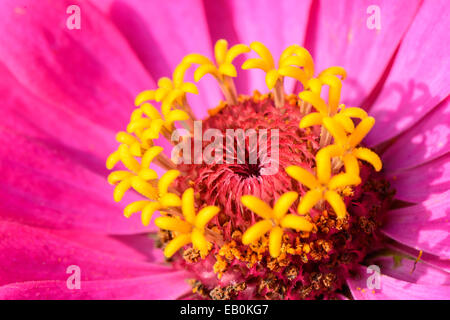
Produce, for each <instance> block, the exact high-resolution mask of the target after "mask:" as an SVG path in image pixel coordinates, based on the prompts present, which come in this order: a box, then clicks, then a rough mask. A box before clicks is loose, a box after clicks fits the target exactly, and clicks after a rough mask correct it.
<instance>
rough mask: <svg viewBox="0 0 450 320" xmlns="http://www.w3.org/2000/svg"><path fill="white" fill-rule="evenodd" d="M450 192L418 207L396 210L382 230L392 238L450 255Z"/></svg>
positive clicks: (446, 255)
mask: <svg viewBox="0 0 450 320" xmlns="http://www.w3.org/2000/svg"><path fill="white" fill-rule="evenodd" d="M449 203H450V192H446V193H443V194H441V195H439V196H435V197H433V198H431V199H430V200H427V201H425V202H423V203H421V204H417V205H414V206H410V207H406V208H402V209H397V210H392V211H390V212H389V214H388V217H387V222H386V224H385V225H384V226H383V228H382V231H383V233H385V234H386V235H387V236H389V237H390V238H392V239H394V240H396V241H398V242H400V243H403V244H405V245H408V246H410V247H413V248H415V249H417V250H424V251H426V252H429V253H431V254H434V255H437V256H440V257H443V258H450V236H449V232H448V231H449V230H450V223H449V215H450V211H449V210H448V208H449Z"/></svg>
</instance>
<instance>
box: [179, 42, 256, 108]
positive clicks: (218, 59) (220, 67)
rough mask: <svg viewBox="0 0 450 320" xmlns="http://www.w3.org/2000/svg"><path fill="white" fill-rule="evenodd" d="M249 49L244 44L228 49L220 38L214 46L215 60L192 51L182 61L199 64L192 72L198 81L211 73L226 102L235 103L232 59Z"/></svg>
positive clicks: (235, 75)
mask: <svg viewBox="0 0 450 320" xmlns="http://www.w3.org/2000/svg"><path fill="white" fill-rule="evenodd" d="M249 51H250V48H249V47H248V46H246V45H244V44H236V45H234V46H232V47H231V48H230V49H228V42H227V41H226V40H224V39H220V40H218V41H217V42H216V44H215V46H214V56H215V62H213V61H212V60H210V59H209V58H207V57H205V56H204V55H201V54H198V53H193V54H189V55H187V56H186V57H184V58H183V63H187V64H198V65H199V67H198V68H197V69H196V70H195V73H194V80H195V81H196V82H198V81H200V79H201V78H203V76H205V75H206V74H208V73H209V74H211V75H212V76H213V77H214V78H216V80H217V82H218V83H219V86H220V89H221V90H222V92H223V94H224V96H225V98H226V100H227V102H228V103H230V104H236V103H237V93H236V87H235V85H234V82H233V80H232V78H234V77H237V71H236V68H235V67H234V65H233V60H234V59H236V57H238V56H239V55H241V54H243V53H246V52H249Z"/></svg>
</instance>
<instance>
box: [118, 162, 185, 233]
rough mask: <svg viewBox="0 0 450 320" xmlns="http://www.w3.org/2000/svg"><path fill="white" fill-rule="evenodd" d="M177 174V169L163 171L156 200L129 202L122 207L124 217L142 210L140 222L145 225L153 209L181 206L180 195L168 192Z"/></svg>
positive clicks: (150, 217)
mask: <svg viewBox="0 0 450 320" xmlns="http://www.w3.org/2000/svg"><path fill="white" fill-rule="evenodd" d="M179 175H180V172H179V171H178V170H168V171H167V172H165V173H164V174H163V176H162V177H161V178H160V179H159V181H158V184H157V190H158V197H157V199H156V201H149V200H141V201H135V202H133V203H130V204H129V205H127V206H126V207H125V209H124V212H123V213H124V215H125V217H127V218H129V217H130V216H131V215H132V214H133V213H136V212H139V211H142V214H141V220H142V224H143V225H144V226H147V225H148V224H149V223H150V221H151V219H152V216H153V214H154V213H155V211H157V210H164V209H167V208H170V207H179V206H181V199H180V197H179V196H177V195H176V194H175V193H171V192H168V189H169V186H170V185H171V184H172V182H173V181H174V180H175V179H176V178H177V177H178V176H179Z"/></svg>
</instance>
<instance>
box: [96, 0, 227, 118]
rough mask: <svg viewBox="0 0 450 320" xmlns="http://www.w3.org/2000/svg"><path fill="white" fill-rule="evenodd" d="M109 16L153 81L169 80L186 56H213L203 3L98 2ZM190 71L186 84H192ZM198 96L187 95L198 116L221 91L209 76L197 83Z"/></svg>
mask: <svg viewBox="0 0 450 320" xmlns="http://www.w3.org/2000/svg"><path fill="white" fill-rule="evenodd" d="M95 5H97V6H99V7H100V8H101V10H102V11H103V12H105V14H107V15H108V16H109V18H110V19H111V21H112V22H113V23H114V24H115V25H116V27H117V29H119V30H120V32H121V33H122V34H123V36H124V37H125V38H126V39H127V41H128V43H129V45H130V46H131V48H133V50H134V51H135V52H136V54H137V56H138V57H139V59H140V60H141V62H142V64H143V66H145V68H146V69H147V70H148V72H149V73H150V74H151V75H152V77H153V78H154V79H158V78H160V77H171V76H172V72H173V70H174V69H175V67H176V66H177V65H178V64H179V63H180V62H181V60H182V59H183V57H184V56H185V55H187V54H189V53H194V52H196V53H201V54H204V55H206V56H209V57H212V47H213V44H212V43H211V40H210V35H209V30H208V24H207V22H206V17H205V12H204V11H203V4H202V1H200V0H195V1H157V0H149V1H142V0H130V1H128V0H127V1H111V0H108V1H101V2H100V1H97V3H96V4H95ZM192 74H193V69H192V70H191V71H190V72H188V74H187V77H186V81H192V82H193V81H194V80H193V78H192ZM198 88H199V92H200V93H199V95H198V96H197V95H192V94H189V95H188V100H189V102H190V104H191V106H192V107H193V109H194V110H195V113H196V115H197V116H199V117H203V116H205V115H206V114H207V113H206V110H207V109H209V108H213V107H215V106H216V105H217V104H218V103H219V101H220V99H221V95H220V90H219V87H218V85H217V82H216V81H215V80H214V79H212V77H208V76H207V77H205V78H204V79H202V80H201V81H200V82H199V83H198Z"/></svg>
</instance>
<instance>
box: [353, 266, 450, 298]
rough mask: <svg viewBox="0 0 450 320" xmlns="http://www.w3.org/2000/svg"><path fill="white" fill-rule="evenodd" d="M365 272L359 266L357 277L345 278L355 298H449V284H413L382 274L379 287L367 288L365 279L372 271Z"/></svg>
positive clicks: (364, 269)
mask: <svg viewBox="0 0 450 320" xmlns="http://www.w3.org/2000/svg"><path fill="white" fill-rule="evenodd" d="M365 272H366V268H364V267H361V270H360V275H359V277H358V278H357V279H348V280H347V284H348V286H349V287H350V291H351V292H352V295H353V297H354V298H355V299H356V300H447V299H449V298H450V286H444V285H442V286H440V285H424V284H415V283H410V282H406V281H402V280H398V279H396V278H392V277H389V276H387V275H383V274H382V275H381V278H380V289H369V288H367V279H368V277H369V276H371V275H373V273H372V274H366V273H365Z"/></svg>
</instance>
